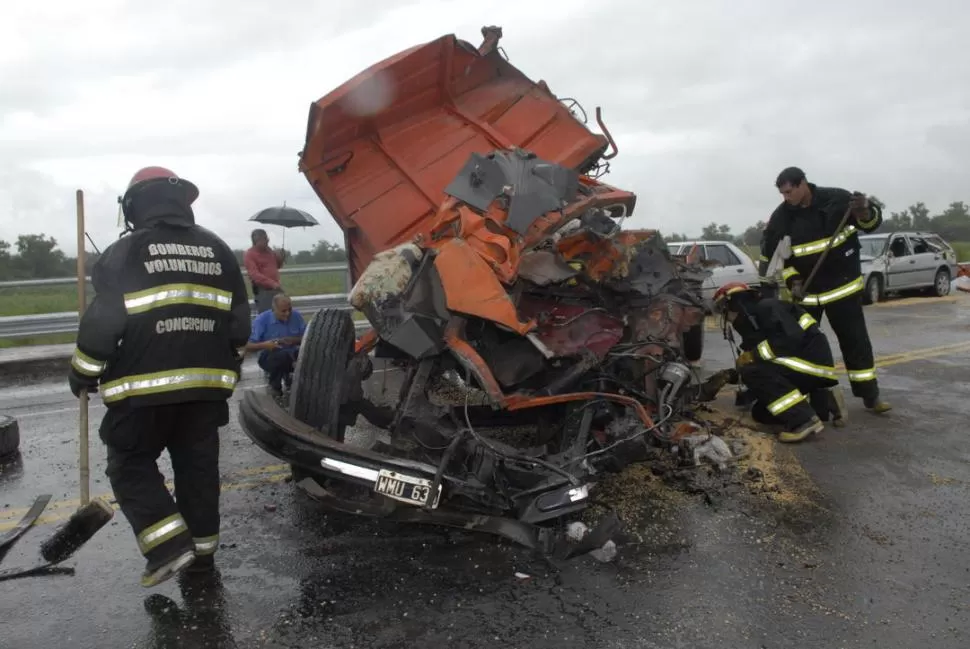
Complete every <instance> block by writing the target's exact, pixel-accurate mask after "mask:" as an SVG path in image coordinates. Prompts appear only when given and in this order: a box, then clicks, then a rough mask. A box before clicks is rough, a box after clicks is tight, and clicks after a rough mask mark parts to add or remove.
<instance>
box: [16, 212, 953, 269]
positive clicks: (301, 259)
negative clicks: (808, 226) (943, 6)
mask: <svg viewBox="0 0 970 649" xmlns="http://www.w3.org/2000/svg"><path fill="white" fill-rule="evenodd" d="M873 198H875V197H873ZM876 200H878V199H876ZM764 229H765V222H764V221H758V222H757V223H756V224H754V225H752V226H749V227H748V228H746V229H745V230H744V232H742V233H741V234H734V233H733V232H732V231H731V226H729V225H727V224H725V223H716V222H713V221H712V222H711V223H709V224H708V225H706V226H704V228H703V229H702V230H701V233H700V237H688V236H687V235H686V234H678V233H674V234H669V235H665V236H664V239H665V240H667V241H690V240H692V239H704V240H710V241H730V242H732V243H735V244H737V245H741V246H748V247H756V246H758V245H759V244H760V243H761V233H762V232H763V231H764ZM893 230H923V231H932V232H935V233H936V234H939V235H940V236H942V237H943V238H944V239H946V240H948V241H949V242H950V243H951V244H952V243H953V242H967V241H970V207H968V206H967V204H966V203H964V202H963V201H956V202H953V203H950V205H949V206H948V207H947V208H946V209H944V210H943V211H942V212H940V213H938V214H931V212H930V209H929V208H928V207H927V206H926V204H925V203H923V202H919V203H915V204H913V205H910V206H909V207H907V208H906V209H905V210H903V211H901V212H890V213H889V215H888V216H886V213H885V211H884V212H883V223H882V225H881V226H880V227H879V229H878V230H876V232H887V233H888V232H892V231H893ZM233 252H234V253H235V255H236V258H237V259H238V260H239V263H240V264H242V258H243V254H244V252H245V251H243V250H234V251H233ZM97 258H98V254H97V253H96V252H89V253H87V259H86V262H87V263H86V264H85V265H86V267H87V272H88V273H90V272H91V266H92V265H93V264H94V262H95V261H97ZM346 259H347V252H346V251H345V250H344V249H343V247H342V246H340V245H338V244H335V243H332V242H330V241H324V240H320V241H318V242H317V243H316V244H314V245H313V247H311V248H309V249H306V250H300V251H298V252H295V253H292V256H291V257H290V259H289V260H288V262H287V263H288V264H327V263H337V262H341V261H346ZM76 269H77V259H76V258H75V257H68V256H67V255H66V254H64V251H62V250H60V249H59V248H58V247H57V240H56V239H55V238H54V237H49V236H47V235H45V234H22V235H20V236H18V237H17V241H16V242H15V243H14V244H13V245H11V244H10V243H9V242H7V241H3V240H0V281H11V280H18V279H44V278H49V277H71V276H73V275H74V274H75V273H76Z"/></svg>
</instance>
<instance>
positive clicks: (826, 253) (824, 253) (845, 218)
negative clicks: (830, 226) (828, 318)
mask: <svg viewBox="0 0 970 649" xmlns="http://www.w3.org/2000/svg"><path fill="white" fill-rule="evenodd" d="M850 214H852V206H849V209H847V210H846V211H845V215H844V216H843V217H842V221H841V222H840V223H839V227H837V228H836V229H835V232H833V233H832V237H831V238H830V239H829V242H828V245H826V246H825V250H823V251H822V255H821V256H820V257H819V258H818V261H816V262H815V266H813V267H812V272H811V273H809V274H808V279H806V280H805V283H804V284H802V294H803V295H807V294H808V287H809V286H811V285H812V280H813V279H815V274H816V273H817V272H818V269H819V268H821V267H822V263H823V262H824V261H825V258H826V257H828V256H829V250H831V249H832V242H833V241H835V237H837V236H839V233H840V232H842V228H844V227H845V224H846V223H848V222H849V215H850Z"/></svg>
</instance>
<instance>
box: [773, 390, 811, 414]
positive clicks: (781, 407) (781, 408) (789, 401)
mask: <svg viewBox="0 0 970 649" xmlns="http://www.w3.org/2000/svg"><path fill="white" fill-rule="evenodd" d="M807 398H808V397H806V396H805V395H804V394H802V393H801V392H799V391H798V390H792V391H791V392H789V393H788V394H786V395H785V396H783V397H780V398H778V399H775V400H774V401H772V402H771V403H769V404H768V412H770V413H771V414H773V415H775V416H776V417H777V416H778V415H780V414H781V413H783V412H785V411H786V410H788V409H789V408H791V407H793V406H796V405H798V404H799V403H801V402H802V401H804V400H805V399H807Z"/></svg>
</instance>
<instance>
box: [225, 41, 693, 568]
mask: <svg viewBox="0 0 970 649" xmlns="http://www.w3.org/2000/svg"><path fill="white" fill-rule="evenodd" d="M482 34H483V37H484V39H483V42H482V43H481V45H479V46H478V47H475V46H473V45H471V44H470V43H468V42H466V41H463V40H460V39H459V38H457V37H456V36H453V35H449V36H444V37H442V38H439V39H437V40H435V41H432V42H429V43H425V44H423V45H419V46H416V47H413V48H411V49H409V50H407V51H404V52H401V53H399V54H397V55H395V56H392V57H390V58H388V59H386V60H384V61H381V62H380V63H377V64H375V65H374V66H372V67H370V68H369V69H367V70H365V71H363V72H362V73H360V74H359V75H357V76H356V77H354V78H353V79H351V80H349V81H347V82H346V83H345V84H343V85H342V86H340V87H339V88H337V89H335V90H333V91H332V92H330V93H329V94H327V95H326V96H325V97H323V98H322V99H320V100H318V101H316V102H314V103H313V104H312V106H311V109H310V115H309V122H308V125H307V131H306V141H305V146H304V148H303V151H302V152H301V153H300V160H299V169H300V171H301V172H302V173H303V174H304V175H305V176H306V178H307V180H308V181H309V183H310V184H311V186H312V187H313V188H314V190H315V191H316V193H317V195H318V196H319V198H320V200H321V201H322V202H323V203H324V204H325V206H326V207H327V209H328V210H329V212H330V213H331V215H332V216H333V218H334V219H335V221H336V222H337V223H338V224H339V225H340V227H341V228H342V230H343V232H344V235H345V245H346V250H347V255H348V260H349V273H350V280H351V282H352V286H353V288H352V290H351V291H350V294H349V302H350V305H349V306H351V307H352V308H353V309H354V310H356V311H359V312H360V313H363V314H364V315H365V316H366V318H367V321H368V322H369V325H370V327H371V328H370V329H368V330H367V331H366V332H364V333H363V334H362V335H361V336H360V337H357V336H356V335H355V322H354V320H353V319H352V316H351V310H350V309H346V310H340V309H328V310H321V311H319V312H317V313H316V314H315V315H314V316H313V318H312V319H311V320H310V322H309V324H308V328H307V331H306V334H305V337H304V341H303V344H302V347H301V351H300V354H299V359H298V362H297V365H296V368H295V373H294V380H293V384H292V388H291V391H290V396H289V403H288V407H286V408H284V407H282V406H280V405H278V403H277V401H276V400H274V399H273V398H272V397H271V396H270V395H269V394H268V393H263V392H261V391H249V392H247V393H246V395H245V396H244V398H243V400H242V402H241V405H240V421H241V424H242V427H243V429H244V430H245V432H246V433H247V435H248V436H249V437H250V438H251V439H252V440H253V441H254V442H255V443H256V444H257V445H259V446H260V447H261V448H262V449H264V450H265V451H266V452H268V453H270V454H272V455H274V456H276V457H277V458H280V459H282V460H284V461H285V462H288V463H290V464H291V466H292V467H293V474H294V479H295V481H296V482H297V483H298V484H299V486H300V487H301V488H303V489H304V490H306V492H307V493H308V494H309V495H311V496H312V497H313V498H315V499H317V500H319V501H321V502H323V503H325V504H326V505H327V506H328V507H331V508H333V509H335V510H339V511H344V512H350V513H354V514H360V515H369V516H377V517H382V518H387V519H392V520H397V521H405V522H415V523H435V524H442V525H450V526H456V527H459V528H463V529H468V530H478V531H482V532H487V533H492V534H498V535H501V536H503V537H506V538H508V539H511V540H513V541H515V542H517V543H520V544H522V545H525V546H527V547H530V548H538V549H542V550H543V551H555V550H556V548H557V547H561V546H559V545H558V544H559V541H560V540H561V537H562V535H561V531H562V526H563V523H564V522H565V521H566V520H567V519H568V518H569V517H573V516H576V515H577V514H578V513H579V512H581V511H582V510H584V509H585V508H586V507H587V506H589V504H590V503H591V502H593V501H594V499H595V485H596V482H597V480H598V479H599V478H600V477H601V476H603V475H604V474H605V473H607V472H610V471H618V470H621V469H622V468H623V467H624V466H627V465H629V464H630V463H631V462H636V461H638V460H641V459H643V458H645V457H647V456H648V455H649V454H650V453H651V452H655V451H656V448H657V447H663V446H670V445H671V444H672V443H673V441H674V435H675V430H676V429H675V426H676V424H677V422H678V419H679V418H680V417H681V416H682V412H683V410H684V407H685V405H686V404H688V403H690V402H691V400H692V399H694V398H696V396H697V392H698V390H699V389H700V387H702V386H700V384H699V382H698V380H697V377H696V375H695V373H694V371H693V369H692V366H691V362H692V361H696V360H698V359H699V358H700V355H701V351H702V349H701V348H702V341H703V329H702V322H703V318H704V304H703V301H702V299H701V297H700V290H701V285H702V282H703V280H704V279H705V278H706V277H707V275H708V273H709V271H705V270H703V269H702V268H699V267H696V266H694V265H692V264H690V263H688V262H689V260H687V259H684V258H672V257H670V255H669V253H668V251H667V247H666V245H665V244H664V242H663V241H662V239H661V237H660V235H659V233H658V232H657V231H655V230H637V229H624V228H623V227H622V226H623V224H624V222H625V221H626V219H628V218H629V217H630V216H631V214H633V211H634V207H635V205H636V196H635V195H634V194H633V193H631V192H629V191H626V190H623V189H620V188H617V187H612V186H610V185H608V184H606V183H604V182H602V180H601V178H602V177H603V175H604V174H605V173H606V172H607V171H608V167H609V163H610V160H612V159H613V158H614V157H615V156H616V155H617V152H618V151H617V147H616V143H615V142H614V141H613V139H612V137H611V135H610V133H609V131H608V130H607V128H606V127H605V126H604V125H603V121H602V118H601V111H600V109H599V108H597V109H596V113H595V114H596V121H597V123H598V125H599V130H600V131H602V133H594V132H593V131H592V130H591V129H590V128H589V127H588V126H587V121H588V119H587V116H586V113H585V111H584V109H583V108H582V106H580V105H579V104H578V103H577V102H575V101H573V100H571V99H560V98H559V97H557V96H556V95H555V94H553V92H552V91H551V89H550V88H549V87H548V86H547V85H546V84H545V83H544V82H543V81H538V82H535V81H532V80H531V79H530V78H528V77H527V76H526V75H525V74H523V73H522V72H521V71H520V70H519V69H517V68H516V67H515V66H514V65H512V63H510V62H509V60H507V58H506V57H505V55H504V53H503V51H502V50H501V49H500V48H499V47H498V42H499V39H500V37H501V29H500V28H497V27H486V28H484V29H483V30H482ZM375 364H380V366H381V368H382V369H381V370H380V371H381V372H384V371H398V372H400V373H401V375H402V376H403V381H402V383H401V388H400V394H399V395H398V396H397V398H395V399H392V400H391V401H390V403H381V402H380V401H379V400H373V399H371V398H370V397H369V396H368V390H367V389H366V384H367V383H368V381H374V380H376V375H374V371H375V369H374V368H375ZM382 380H383V379H382ZM358 417H363V418H364V419H366V420H367V421H369V422H370V423H371V424H373V425H374V426H377V427H378V428H380V429H382V430H383V431H385V432H386V435H383V436H382V437H380V439H378V440H377V441H376V442H374V443H371V444H366V445H361V444H359V443H354V442H353V440H351V439H349V438H347V437H346V432H347V430H348V427H352V426H354V424H355V422H356V421H357V419H358ZM616 524H617V521H616V520H615V517H611V516H604V517H603V520H602V521H601V523H600V525H599V526H598V527H597V528H594V530H593V533H591V534H590V535H589V544H590V547H589V548H585V550H588V549H590V548H591V547H594V546H596V545H597V543H598V544H602V542H603V540H604V539H605V538H608V536H609V535H610V534H611V533H612V527H615V525H616ZM580 545H582V544H580ZM571 547H572V548H573V550H570V552H573V553H574V554H575V553H578V552H581V551H584V549H583V548H581V547H578V546H576V544H573V546H571Z"/></svg>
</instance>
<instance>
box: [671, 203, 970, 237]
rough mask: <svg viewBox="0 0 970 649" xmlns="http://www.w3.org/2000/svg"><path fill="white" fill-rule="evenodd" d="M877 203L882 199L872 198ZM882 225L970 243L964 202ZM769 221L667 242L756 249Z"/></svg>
mask: <svg viewBox="0 0 970 649" xmlns="http://www.w3.org/2000/svg"><path fill="white" fill-rule="evenodd" d="M873 198H874V199H875V200H879V199H878V198H876V197H873ZM882 218H883V221H882V225H881V226H879V228H878V229H877V230H876V233H889V232H893V231H894V230H921V231H924V232H935V233H936V234H938V235H940V236H942V237H943V238H944V239H946V240H948V241H949V242H950V243H953V242H955V241H970V207H968V206H967V204H966V203H964V202H963V201H955V202H953V203H950V205H949V206H947V208H946V209H944V210H943V211H942V212H940V213H938V214H931V212H930V210H929V208H928V207H926V204H925V203H923V202H919V203H915V204H913V205H910V206H909V207H907V208H906V209H905V210H903V211H901V212H889V213H888V214H887V212H886V210H885V209H884V210H883V217H882ZM765 225H766V222H765V221H758V222H757V223H756V224H755V225H752V226H749V227H748V228H747V229H745V230H744V232H742V233H741V234H738V235H736V234H734V233H733V232H731V226H729V225H727V224H725V223H716V222H711V223H709V224H708V225H706V226H704V228H703V229H702V230H701V234H700V236H699V237H688V236H687V235H686V234H671V235H665V236H664V239H665V240H666V241H692V240H695V239H698V240H707V241H730V242H731V243H734V244H736V245H739V246H748V247H756V246H758V245H760V244H761V233H762V232H764V229H765Z"/></svg>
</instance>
